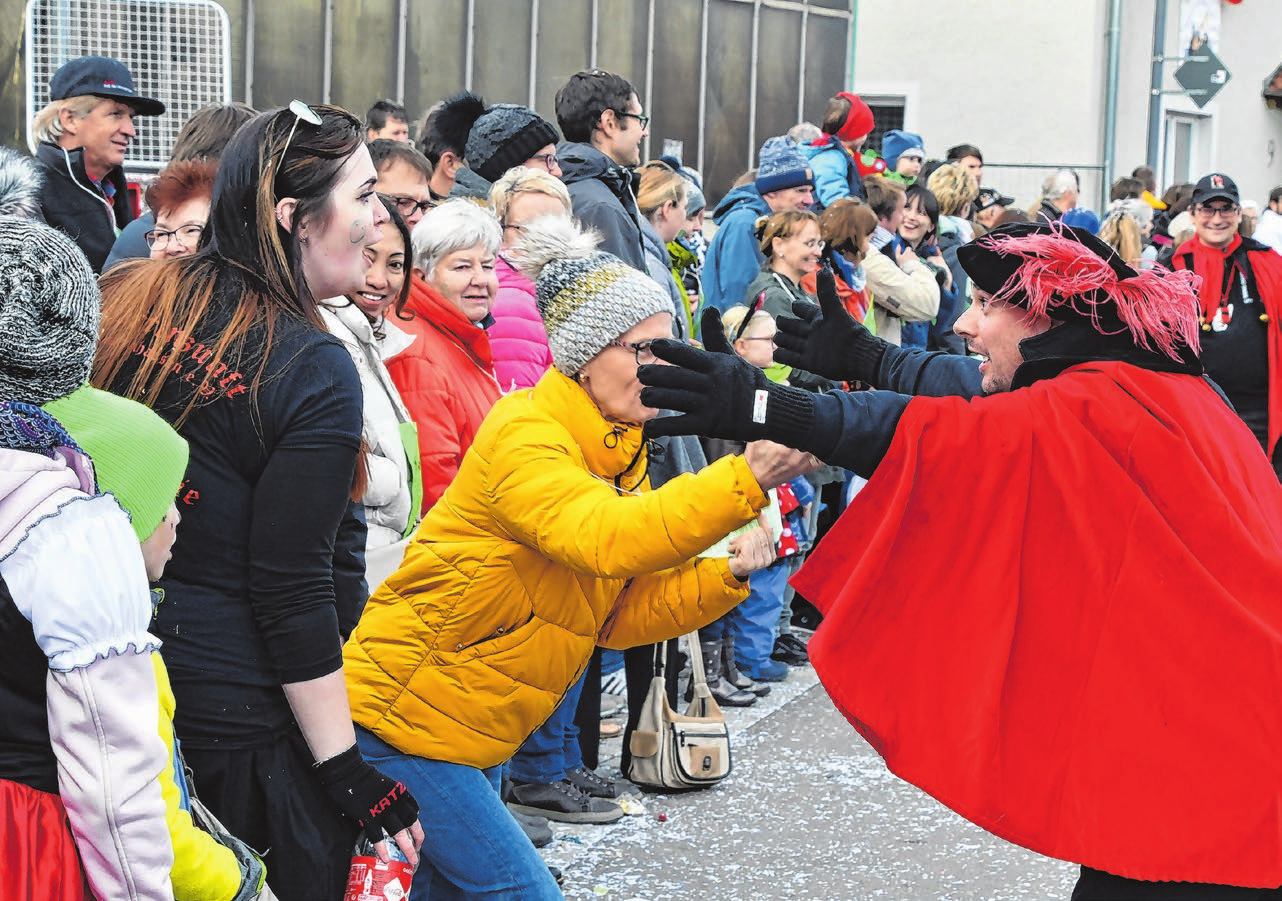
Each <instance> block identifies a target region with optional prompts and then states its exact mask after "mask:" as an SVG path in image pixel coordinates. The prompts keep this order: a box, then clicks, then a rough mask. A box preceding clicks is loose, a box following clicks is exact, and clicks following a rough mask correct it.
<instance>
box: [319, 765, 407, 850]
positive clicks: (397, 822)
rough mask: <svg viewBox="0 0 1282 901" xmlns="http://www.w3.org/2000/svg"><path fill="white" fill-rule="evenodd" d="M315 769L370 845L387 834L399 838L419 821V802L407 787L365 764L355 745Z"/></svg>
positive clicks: (328, 790) (336, 803) (334, 798)
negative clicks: (399, 835) (397, 834)
mask: <svg viewBox="0 0 1282 901" xmlns="http://www.w3.org/2000/svg"><path fill="white" fill-rule="evenodd" d="M312 768H313V769H315V770H316V777H317V778H318V779H319V780H320V783H321V785H323V786H325V790H326V791H327V792H328V793H329V796H330V799H331V800H333V802H334V805H335V806H336V807H338V809H339V810H341V811H342V812H343V813H344V814H345V815H347V816H348V817H351V818H352V819H353V820H355V821H356V822H357V823H359V824H360V825H361V828H363V829H364V830H365V837H366V838H368V839H369V840H370V841H371V842H381V841H383V833H384V832H386V833H387V834H388V835H396V833H398V832H400V831H401V830H403V829H408V828H409V827H410V826H412V825H413V824H414V821H415V820H417V819H418V802H417V801H415V800H414V796H413V795H411V794H410V793H409V791H408V790H407V789H406V788H405V784H404V783H403V782H394V781H392V780H391V779H388V778H387V777H386V776H384V775H383V774H382V773H380V772H379V771H378V770H376V769H374V767H372V766H370V765H369V764H368V763H366V762H365V760H364V759H363V758H362V757H361V752H360V750H359V749H358V748H357V747H356V745H352V746H351V747H350V748H348V749H347V750H346V751H344V752H343V753H341V754H338V755H336V756H334V757H331V758H329V759H328V760H322V761H320V762H319V763H315V764H313V765H312Z"/></svg>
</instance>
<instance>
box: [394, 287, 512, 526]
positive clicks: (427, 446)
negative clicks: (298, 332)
mask: <svg viewBox="0 0 1282 901" xmlns="http://www.w3.org/2000/svg"><path fill="white" fill-rule="evenodd" d="M405 311H406V312H407V313H413V314H414V318H413V319H412V320H410V321H408V322H406V321H404V320H398V321H397V326H399V327H400V329H401V330H402V331H404V332H405V333H406V334H409V335H412V336H413V337H414V343H413V344H411V345H410V346H409V347H407V348H406V349H405V350H403V351H401V352H400V353H399V354H397V355H396V356H394V357H392V358H391V359H390V360H388V361H387V371H388V372H389V373H391V376H392V381H393V382H394V383H395V384H396V389H397V390H398V391H399V392H400V394H401V400H402V401H404V402H405V408H406V409H407V410H409V414H410V417H411V418H413V420H414V421H415V422H416V423H418V443H419V451H420V456H421V459H422V462H423V512H424V513H426V512H427V511H428V510H430V509H431V507H432V505H433V504H435V503H436V500H437V498H439V497H440V496H441V494H442V493H443V492H444V491H445V488H446V486H448V485H449V484H450V482H452V481H454V474H455V473H457V472H458V467H459V463H460V462H461V461H462V459H463V455H464V454H465V453H467V449H468V448H469V447H471V446H472V439H473V438H474V437H476V430H477V429H479V428H480V427H481V421H482V420H483V419H485V414H487V413H489V412H490V407H492V406H494V402H495V401H497V400H498V399H499V396H500V395H501V394H502V393H503V392H502V391H500V390H499V383H498V381H497V380H495V378H494V360H493V357H492V355H491V353H490V339H489V337H488V336H487V335H486V334H485V330H484V329H482V328H479V327H477V326H476V325H473V324H472V322H471V321H469V320H468V319H467V317H465V316H464V315H463V314H462V313H460V312H459V310H458V309H457V308H456V307H455V306H454V305H453V304H451V303H450V302H449V301H447V300H446V299H445V298H444V297H442V296H441V295H440V294H439V293H437V292H436V291H435V290H433V289H432V288H429V287H428V286H427V285H426V284H424V283H423V282H422V281H421V280H420V279H418V278H417V277H415V278H414V280H413V282H412V283H411V285H410V296H409V301H408V302H407V303H406V304H405Z"/></svg>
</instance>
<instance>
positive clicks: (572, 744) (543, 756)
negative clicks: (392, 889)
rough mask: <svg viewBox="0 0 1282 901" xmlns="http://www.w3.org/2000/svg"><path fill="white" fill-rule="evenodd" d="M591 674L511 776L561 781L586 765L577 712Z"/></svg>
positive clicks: (515, 758)
mask: <svg viewBox="0 0 1282 901" xmlns="http://www.w3.org/2000/svg"><path fill="white" fill-rule="evenodd" d="M587 675H588V670H587V668H586V667H585V668H584V670H583V673H582V675H580V676H579V678H578V680H577V681H576V682H575V683H574V684H573V685H571V686H570V689H569V691H567V692H566V693H565V697H564V698H562V699H561V703H560V704H558V705H557V708H556V710H554V711H552V715H551V716H550V717H548V718H547V721H546V722H545V723H544V724H543V725H542V726H539V728H538V729H536V730H534V732H533V733H532V734H531V735H530V737H529V738H527V739H526V740H525V742H524V743H523V744H522V745H521V747H520V748H518V749H517V752H516V753H515V754H514V755H512V759H511V760H509V761H508V763H507V770H508V775H509V776H511V777H512V778H513V779H515V780H516V781H517V782H560V781H561V780H562V779H564V778H565V774H566V773H568V772H569V771H570V770H576V769H578V768H579V767H581V766H583V755H582V754H580V753H579V727H578V726H576V725H574V711H575V709H576V708H577V707H578V706H579V695H581V694H583V680H584V679H586V678H587ZM415 901H417V899H415Z"/></svg>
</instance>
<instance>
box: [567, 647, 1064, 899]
mask: <svg viewBox="0 0 1282 901" xmlns="http://www.w3.org/2000/svg"><path fill="white" fill-rule="evenodd" d="M727 713H728V715H729V717H730V718H731V719H732V725H733V728H734V755H735V756H734V772H733V773H732V775H731V777H730V778H729V779H728V780H726V782H724V783H723V784H722V785H720V786H718V787H717V788H716V789H713V790H711V791H706V792H696V793H694V794H687V795H669V796H658V795H650V796H647V797H646V798H645V799H644V805H645V812H644V813H643V814H640V815H637V816H631V817H628V818H626V819H624V820H623V821H621V822H620V823H617V824H615V825H613V826H573V827H565V826H562V825H560V824H553V825H554V828H555V829H556V830H557V841H556V842H554V843H553V844H552V845H551V846H549V847H548V848H547V849H545V850H544V855H545V857H546V859H547V860H548V861H549V862H552V863H555V864H557V865H558V866H560V867H562V869H563V870H564V871H565V877H566V878H565V885H564V888H565V892H566V896H567V897H568V898H574V899H582V898H607V899H617V901H629V899H646V901H658V899H677V898H680V899H709V901H740V899H742V901H749V899H757V901H769V899H816V901H818V899H824V901H831V899H865V898H885V899H912V901H935V899H938V901H944V899H948V901H963V899H975V901H979V899H985V901H987V899H992V901H999V899H1002V901H1014V899H1067V898H1068V897H1069V895H1070V894H1071V891H1072V885H1073V883H1074V881H1075V879H1076V874H1077V868H1076V867H1074V866H1071V865H1069V864H1065V863H1062V862H1060V861H1054V860H1049V859H1047V858H1044V857H1039V856H1038V855H1035V854H1032V853H1030V852H1028V851H1025V850H1023V849H1022V848H1018V847H1015V846H1013V845H1010V844H1007V843H1005V842H1003V841H1001V840H999V839H996V838H994V837H992V836H990V835H989V834H987V833H986V832H983V831H982V830H980V829H978V828H976V827H974V826H972V825H971V824H969V823H967V822H966V821H964V820H962V819H961V818H960V817H958V816H956V815H954V814H953V813H952V812H951V811H949V810H947V809H946V808H944V807H943V806H942V805H940V804H938V803H937V802H935V801H934V800H933V799H931V798H930V797H928V796H927V795H925V794H923V793H922V792H920V791H918V790H917V789H915V788H913V787H912V786H910V785H908V784H907V783H905V782H903V781H901V780H899V779H897V778H896V777H894V776H892V775H891V774H890V773H889V772H887V770H886V768H885V766H884V765H883V763H882V761H881V759H880V758H879V757H878V756H877V755H876V754H875V753H874V752H873V751H872V749H871V748H870V747H869V746H868V745H867V744H866V743H865V742H864V741H863V739H861V738H860V737H859V735H858V734H857V733H856V732H855V731H854V730H853V729H852V728H851V727H850V726H849V725H848V724H847V723H846V721H845V720H844V719H843V718H842V717H841V715H840V714H839V713H837V711H836V710H835V709H834V708H833V706H832V704H831V703H830V702H829V701H828V696H827V695H826V694H825V693H824V690H823V688H822V686H820V685H818V683H817V680H816V678H815V675H814V672H813V671H812V670H810V669H805V670H794V671H793V673H792V677H791V678H790V679H789V681H788V682H787V683H785V684H784V685H783V686H781V687H780V688H777V689H776V691H775V692H774V693H773V694H772V695H771V696H770V697H768V698H766V699H764V701H763V702H758V704H757V705H755V706H754V707H753V708H750V709H748V710H734V711H727ZM617 747H618V740H617V739H616V740H615V741H614V742H613V743H611V744H607V746H606V752H607V753H611V752H612V753H613V754H614V755H616V757H615V759H613V760H612V761H611V763H609V764H605V765H603V767H602V769H603V770H605V769H607V768H608V767H609V766H611V765H617ZM660 814H664V815H666V822H664V821H661V820H660Z"/></svg>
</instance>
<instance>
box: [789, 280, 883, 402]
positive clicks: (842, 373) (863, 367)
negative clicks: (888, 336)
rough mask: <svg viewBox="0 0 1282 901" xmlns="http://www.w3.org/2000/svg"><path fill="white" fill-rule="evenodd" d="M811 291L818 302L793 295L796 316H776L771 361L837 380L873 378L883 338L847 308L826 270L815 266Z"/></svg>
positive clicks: (881, 353)
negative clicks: (817, 268)
mask: <svg viewBox="0 0 1282 901" xmlns="http://www.w3.org/2000/svg"><path fill="white" fill-rule="evenodd" d="M815 293H816V295H817V296H818V298H819V306H818V307H816V306H815V305H814V304H812V303H807V302H804V301H794V302H793V304H792V312H793V313H794V314H796V316H797V318H796V319H789V318H788V317H786V316H780V317H779V318H778V319H777V320H775V326H776V327H777V328H778V331H777V332H775V348H776V350H775V362H776V363H782V364H783V365H785V366H796V367H797V368H798V369H804V370H805V371H807V372H813V373H814V374H815V375H821V376H823V377H824V378H829V379H836V380H837V381H851V382H853V381H859V382H867V383H868V384H875V383H876V380H877V368H878V367H879V366H880V365H881V358H882V356H883V355H884V354H885V353H886V347H887V344H886V342H885V341H883V340H881V339H880V338H878V337H876V336H875V335H873V334H872V333H871V332H869V331H868V329H866V328H864V327H863V326H862V325H860V324H859V323H858V322H856V321H855V318H854V317H853V316H851V315H850V313H848V312H847V311H846V307H845V306H844V305H843V304H842V302H841V298H840V297H839V296H838V295H837V282H836V280H835V279H834V278H833V275H832V273H831V272H830V271H829V270H827V269H820V270H819V272H818V274H817V275H816V276H815Z"/></svg>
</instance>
